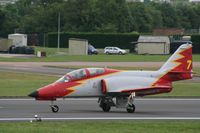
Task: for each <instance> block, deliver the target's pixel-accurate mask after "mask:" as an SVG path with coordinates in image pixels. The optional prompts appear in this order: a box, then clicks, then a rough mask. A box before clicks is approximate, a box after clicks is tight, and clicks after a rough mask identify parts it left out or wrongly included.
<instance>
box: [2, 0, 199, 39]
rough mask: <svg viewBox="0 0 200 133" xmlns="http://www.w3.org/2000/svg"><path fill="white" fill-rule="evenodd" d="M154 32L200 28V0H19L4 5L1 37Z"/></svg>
mask: <svg viewBox="0 0 200 133" xmlns="http://www.w3.org/2000/svg"><path fill="white" fill-rule="evenodd" d="M59 13H60V16H61V21H60V22H61V31H62V32H103V33H105V32H112V33H129V32H140V33H141V32H142V33H150V32H152V30H153V29H154V28H184V29H199V27H200V4H181V3H180V4H177V5H173V4H169V3H154V2H148V3H141V2H126V0H19V1H17V2H16V3H15V4H8V5H6V6H0V37H1V36H7V34H9V33H13V32H15V31H16V32H21V33H47V32H55V31H57V27H58V14H59Z"/></svg>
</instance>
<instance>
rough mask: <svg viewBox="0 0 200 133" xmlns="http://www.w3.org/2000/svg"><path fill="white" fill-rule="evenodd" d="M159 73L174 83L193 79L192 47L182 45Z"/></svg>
mask: <svg viewBox="0 0 200 133" xmlns="http://www.w3.org/2000/svg"><path fill="white" fill-rule="evenodd" d="M159 71H160V72H164V73H166V75H165V76H164V77H166V76H167V77H168V78H171V80H173V81H175V80H183V79H190V78H192V45H191V44H183V45H181V46H180V47H179V48H178V49H177V50H176V52H175V53H174V54H173V55H172V56H171V57H170V58H169V59H168V60H167V62H166V63H165V64H164V65H163V66H162V67H161V68H160V69H159Z"/></svg>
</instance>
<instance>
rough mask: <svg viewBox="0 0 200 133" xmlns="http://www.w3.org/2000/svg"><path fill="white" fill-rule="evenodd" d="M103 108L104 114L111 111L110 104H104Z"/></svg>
mask: <svg viewBox="0 0 200 133" xmlns="http://www.w3.org/2000/svg"><path fill="white" fill-rule="evenodd" d="M101 108H102V110H103V111H104V112H109V111H110V106H109V105H108V104H106V103H103V104H102V107H101Z"/></svg>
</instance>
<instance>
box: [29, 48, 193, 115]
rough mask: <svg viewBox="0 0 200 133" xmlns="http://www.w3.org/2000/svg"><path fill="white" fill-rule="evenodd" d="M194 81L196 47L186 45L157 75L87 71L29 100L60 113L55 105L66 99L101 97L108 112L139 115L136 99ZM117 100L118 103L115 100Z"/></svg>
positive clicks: (45, 87)
mask: <svg viewBox="0 0 200 133" xmlns="http://www.w3.org/2000/svg"><path fill="white" fill-rule="evenodd" d="M191 78H192V45H191V44H183V45H181V46H180V47H179V48H178V49H177V50H176V52H175V53H174V54H173V55H172V56H171V57H170V58H169V59H168V61H167V62H166V63H165V64H164V65H163V66H162V67H161V68H160V69H159V70H157V71H121V70H114V69H107V68H84V69H79V70H75V71H72V72H69V73H67V74H66V75H64V76H63V77H61V78H60V79H58V80H57V81H55V82H54V83H52V84H50V85H47V86H44V87H42V88H40V89H38V90H37V91H34V92H32V93H31V94H29V96H31V97H34V98H35V99H36V100H49V101H52V105H51V109H52V111H53V112H58V110H59V108H58V106H57V105H53V101H54V100H56V99H57V98H64V97H99V106H100V107H101V108H102V110H103V111H104V112H108V111H110V108H111V106H116V107H117V108H126V110H127V112H129V113H132V112H134V111H135V105H134V104H133V102H134V98H135V96H145V95H153V94H159V93H167V92H170V91H171V90H172V82H173V81H178V80H185V79H191ZM114 98H116V100H113V99H114Z"/></svg>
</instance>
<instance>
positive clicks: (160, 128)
mask: <svg viewBox="0 0 200 133" xmlns="http://www.w3.org/2000/svg"><path fill="white" fill-rule="evenodd" d="M199 131H200V121H164V120H163V121H161V120H159V121H140V120H136V121H132V120H127V121H68V122H38V123H37V122H33V123H28V122H18V123H15V122H14V123H0V132H1V133H199Z"/></svg>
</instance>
